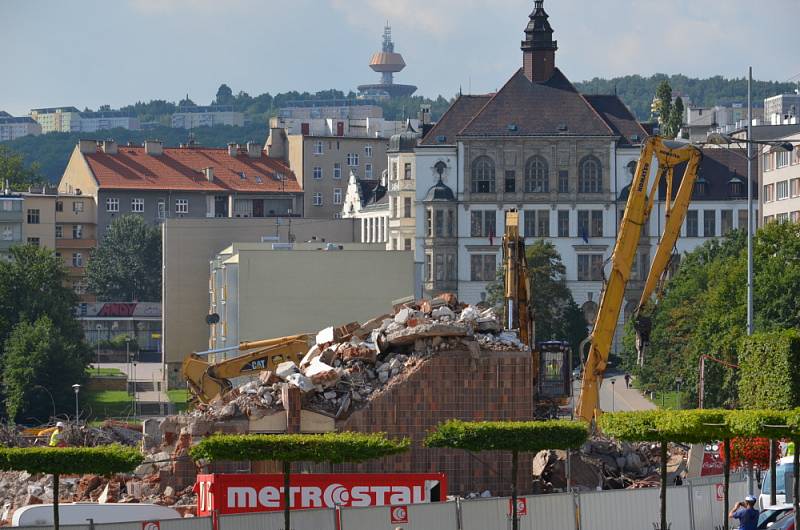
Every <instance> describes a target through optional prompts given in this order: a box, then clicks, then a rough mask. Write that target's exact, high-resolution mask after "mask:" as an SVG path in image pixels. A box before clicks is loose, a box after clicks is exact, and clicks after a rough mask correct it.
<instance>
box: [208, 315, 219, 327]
mask: <svg viewBox="0 0 800 530" xmlns="http://www.w3.org/2000/svg"><path fill="white" fill-rule="evenodd" d="M218 323H219V315H218V314H216V313H211V314H210V315H206V324H208V325H209V326H213V325H214V324H218Z"/></svg>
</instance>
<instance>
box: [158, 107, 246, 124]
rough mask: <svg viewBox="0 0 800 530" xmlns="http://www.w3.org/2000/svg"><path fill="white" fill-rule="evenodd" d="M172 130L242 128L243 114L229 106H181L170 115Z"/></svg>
mask: <svg viewBox="0 0 800 530" xmlns="http://www.w3.org/2000/svg"><path fill="white" fill-rule="evenodd" d="M171 123H172V128H173V129H196V128H197V127H213V126H215V125H232V126H234V127H242V126H243V125H244V114H243V113H241V112H236V111H235V110H233V106H231V105H208V106H205V107H199V106H181V107H178V111H177V112H175V113H174V114H173V115H172V120H171Z"/></svg>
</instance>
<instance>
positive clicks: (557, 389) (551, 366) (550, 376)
mask: <svg viewBox="0 0 800 530" xmlns="http://www.w3.org/2000/svg"><path fill="white" fill-rule="evenodd" d="M536 349H537V351H538V354H539V380H538V385H537V387H538V388H537V390H538V395H539V398H540V399H548V400H554V401H560V400H563V399H566V398H568V397H569V395H570V388H569V386H570V383H571V369H570V368H571V364H572V363H571V359H572V348H571V347H570V345H569V343H568V342H564V341H559V340H548V341H544V342H539V343H537V345H536Z"/></svg>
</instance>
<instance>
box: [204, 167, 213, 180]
mask: <svg viewBox="0 0 800 530" xmlns="http://www.w3.org/2000/svg"><path fill="white" fill-rule="evenodd" d="M203 175H205V177H206V180H207V181H209V182H214V167H213V166H208V167H204V168H203Z"/></svg>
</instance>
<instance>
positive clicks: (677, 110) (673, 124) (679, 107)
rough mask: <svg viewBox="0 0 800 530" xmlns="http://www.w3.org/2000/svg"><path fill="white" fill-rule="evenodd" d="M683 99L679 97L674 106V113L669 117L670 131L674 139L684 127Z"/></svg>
mask: <svg viewBox="0 0 800 530" xmlns="http://www.w3.org/2000/svg"><path fill="white" fill-rule="evenodd" d="M683 112H684V108H683V98H681V97H680V96H678V97H677V98H675V103H674V104H673V105H672V111H671V112H670V115H669V131H670V133H671V134H672V136H673V137H676V136H678V133H680V131H681V126H682V125H683Z"/></svg>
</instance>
